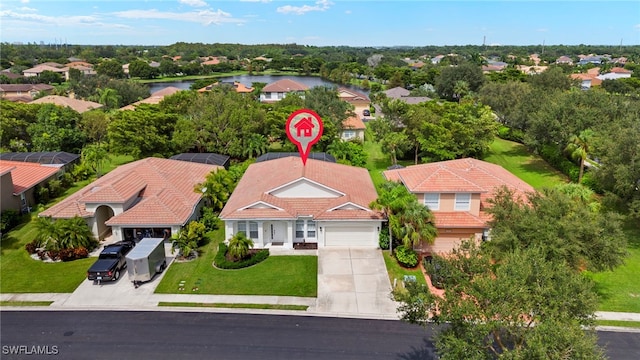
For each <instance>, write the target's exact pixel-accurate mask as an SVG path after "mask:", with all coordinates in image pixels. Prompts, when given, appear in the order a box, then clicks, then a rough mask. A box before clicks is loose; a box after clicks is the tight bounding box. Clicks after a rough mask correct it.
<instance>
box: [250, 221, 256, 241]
mask: <svg viewBox="0 0 640 360" xmlns="http://www.w3.org/2000/svg"><path fill="white" fill-rule="evenodd" d="M249 238H250V239H257V238H258V223H257V222H255V221H249Z"/></svg>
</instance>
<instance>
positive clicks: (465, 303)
mask: <svg viewBox="0 0 640 360" xmlns="http://www.w3.org/2000/svg"><path fill="white" fill-rule="evenodd" d="M543 253H544V251H541V250H540V249H539V248H537V247H535V246H534V247H531V248H527V249H524V250H523V249H517V250H515V251H514V252H513V253H510V254H508V255H507V256H505V257H504V258H503V259H502V261H500V262H498V263H494V260H493V258H492V257H491V255H490V254H489V253H487V252H484V251H482V250H481V249H480V247H479V245H478V244H477V242H475V241H473V240H466V241H463V242H462V244H461V245H460V246H459V248H457V249H455V250H454V251H453V252H452V253H451V254H449V255H448V256H446V257H443V256H439V255H437V254H436V255H434V259H433V261H432V263H434V264H436V263H437V264H438V268H437V269H436V268H435V267H433V266H430V265H429V264H427V269H428V271H429V272H430V273H433V272H434V271H438V273H439V274H442V275H443V276H442V281H441V283H442V285H443V289H444V294H443V295H442V296H441V297H439V296H436V295H434V294H433V293H431V292H430V291H429V289H428V288H427V287H426V286H424V285H419V284H418V283H416V282H413V283H407V284H406V288H407V291H405V292H397V293H396V300H398V301H399V302H400V303H401V306H400V308H399V311H400V313H401V314H402V319H403V320H404V321H407V322H410V323H417V324H428V322H427V320H432V321H434V322H435V323H437V324H443V325H444V324H446V325H445V326H443V327H441V328H440V330H439V331H438V333H437V334H436V335H435V337H436V338H435V343H436V349H437V351H438V354H439V355H440V358H441V359H444V360H447V359H478V360H481V359H523V360H524V359H557V360H560V359H568V358H572V359H604V358H605V357H604V355H603V351H602V349H601V348H599V347H598V345H597V342H596V340H597V339H596V336H595V332H594V328H593V325H594V318H595V315H594V311H595V309H596V306H597V298H596V296H595V293H594V291H593V284H592V283H591V282H590V280H589V279H587V278H586V277H584V276H583V275H581V274H579V273H577V272H575V271H573V270H572V269H569V268H568V267H567V266H566V265H565V264H564V263H563V262H562V261H550V260H546V259H545V257H544V254H543ZM569 300H570V301H569Z"/></svg>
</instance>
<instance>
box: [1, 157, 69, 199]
mask: <svg viewBox="0 0 640 360" xmlns="http://www.w3.org/2000/svg"><path fill="white" fill-rule="evenodd" d="M58 171H59V169H58V168H57V167H51V166H43V165H42V164H34V163H28V162H20V161H7V160H0V173H2V174H6V173H7V172H11V179H12V180H13V189H12V190H13V194H14V195H19V194H21V193H23V192H25V191H27V190H29V189H31V188H32V187H34V186H36V185H38V184H40V183H41V182H43V181H45V180H47V179H48V178H50V177H52V176H54V175H55V174H56V173H57V172H58ZM3 191H4V189H3Z"/></svg>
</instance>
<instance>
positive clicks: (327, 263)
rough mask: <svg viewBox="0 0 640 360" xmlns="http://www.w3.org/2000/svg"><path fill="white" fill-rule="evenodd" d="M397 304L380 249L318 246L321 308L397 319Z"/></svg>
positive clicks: (333, 311)
mask: <svg viewBox="0 0 640 360" xmlns="http://www.w3.org/2000/svg"><path fill="white" fill-rule="evenodd" d="M397 307H398V304H397V303H396V302H395V301H393V300H391V284H390V282H389V276H388V274H387V268H386V267H385V265H384V259H383V258H382V252H381V251H380V250H376V249H367V248H345V249H319V250H318V299H317V303H316V311H317V312H319V313H325V314H334V315H336V316H344V315H352V316H363V317H376V318H393V319H397V318H398V317H399V316H398V313H397V311H396V309H397Z"/></svg>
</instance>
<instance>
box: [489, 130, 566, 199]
mask: <svg viewBox="0 0 640 360" xmlns="http://www.w3.org/2000/svg"><path fill="white" fill-rule="evenodd" d="M484 160H485V161H487V162H490V163H493V164H496V165H500V166H502V167H503V168H505V169H507V170H509V171H510V172H511V173H513V174H514V175H516V176H517V177H519V178H520V179H522V180H523V181H525V182H526V183H528V184H529V185H531V186H533V187H534V188H536V189H539V188H543V187H553V186H555V185H559V184H563V183H566V182H567V181H568V179H567V177H566V176H564V175H563V174H562V173H561V172H559V171H558V170H556V169H554V168H553V167H552V166H551V165H549V164H547V162H546V161H544V160H543V159H542V158H540V157H539V156H536V155H533V154H531V153H529V151H527V148H526V147H525V146H524V145H522V144H518V143H516V142H513V141H508V140H503V139H500V138H496V139H495V140H494V142H493V143H492V144H491V147H490V149H489V152H488V154H487V156H485V158H484Z"/></svg>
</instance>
